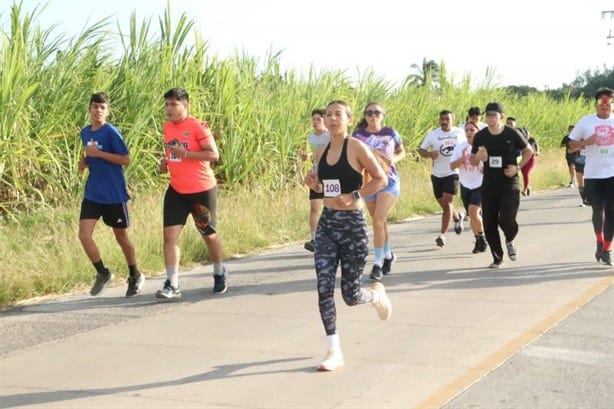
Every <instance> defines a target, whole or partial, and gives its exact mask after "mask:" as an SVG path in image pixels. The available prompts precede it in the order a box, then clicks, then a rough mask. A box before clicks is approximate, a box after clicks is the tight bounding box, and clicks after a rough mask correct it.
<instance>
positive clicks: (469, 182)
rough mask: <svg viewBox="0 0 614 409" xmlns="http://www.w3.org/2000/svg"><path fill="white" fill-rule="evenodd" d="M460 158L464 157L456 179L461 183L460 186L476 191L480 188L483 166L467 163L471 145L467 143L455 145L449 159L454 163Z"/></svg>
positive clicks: (481, 164)
mask: <svg viewBox="0 0 614 409" xmlns="http://www.w3.org/2000/svg"><path fill="white" fill-rule="evenodd" d="M462 156H464V157H465V160H464V161H463V163H462V164H461V165H460V167H459V168H458V178H459V180H460V182H461V185H463V186H465V187H466V188H467V189H477V188H479V187H480V186H482V179H483V178H484V164H483V163H482V162H481V161H480V164H479V165H478V166H473V165H472V164H471V162H470V161H469V158H470V157H471V145H469V142H468V141H463V142H461V143H459V144H458V145H456V148H454V152H453V153H452V157H451V158H450V162H454V161H456V160H458V159H460V158H461V157H462Z"/></svg>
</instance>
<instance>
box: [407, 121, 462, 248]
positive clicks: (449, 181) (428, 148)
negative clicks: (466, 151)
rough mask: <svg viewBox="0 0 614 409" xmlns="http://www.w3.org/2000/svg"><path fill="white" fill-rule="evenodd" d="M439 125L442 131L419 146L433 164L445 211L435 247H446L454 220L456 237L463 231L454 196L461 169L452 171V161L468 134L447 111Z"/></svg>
mask: <svg viewBox="0 0 614 409" xmlns="http://www.w3.org/2000/svg"><path fill="white" fill-rule="evenodd" d="M439 125H440V127H439V128H437V129H434V130H432V131H430V132H429V133H428V134H427V135H426V137H425V138H424V140H423V141H422V143H421V144H420V149H419V150H418V153H419V154H420V156H421V157H423V158H430V159H432V160H433V167H432V169H431V183H432V184H433V193H434V194H435V198H436V199H437V203H439V206H440V207H441V209H442V210H443V214H442V216H441V230H440V234H439V236H437V238H436V239H435V243H436V244H437V246H439V247H443V246H445V244H446V239H445V234H446V232H447V231H448V228H449V227H450V224H451V223H452V220H454V231H455V232H456V234H460V233H461V232H462V231H463V217H464V216H465V215H464V214H462V212H457V211H456V210H455V209H454V196H456V193H458V169H454V170H452V169H450V158H451V157H452V153H453V152H454V148H455V147H456V145H458V144H459V143H460V142H463V141H464V140H465V131H463V130H462V129H460V128H458V127H456V126H454V113H452V111H448V110H444V111H441V112H440V113H439Z"/></svg>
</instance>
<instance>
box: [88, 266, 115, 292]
mask: <svg viewBox="0 0 614 409" xmlns="http://www.w3.org/2000/svg"><path fill="white" fill-rule="evenodd" d="M105 271H106V274H96V281H95V282H94V285H93V286H92V289H91V290H90V295H98V294H100V292H101V291H102V289H103V288H104V286H105V285H107V283H109V282H111V281H113V278H114V277H113V273H111V272H110V271H109V269H108V268H107V269H105Z"/></svg>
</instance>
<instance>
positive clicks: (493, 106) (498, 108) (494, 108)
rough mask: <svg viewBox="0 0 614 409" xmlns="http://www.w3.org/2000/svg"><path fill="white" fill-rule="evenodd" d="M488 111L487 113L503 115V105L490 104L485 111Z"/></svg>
mask: <svg viewBox="0 0 614 409" xmlns="http://www.w3.org/2000/svg"><path fill="white" fill-rule="evenodd" d="M484 111H486V113H488V112H498V113H500V114H502V113H503V112H504V111H503V105H501V104H500V103H498V102H489V103H488V104H486V109H485V110H484Z"/></svg>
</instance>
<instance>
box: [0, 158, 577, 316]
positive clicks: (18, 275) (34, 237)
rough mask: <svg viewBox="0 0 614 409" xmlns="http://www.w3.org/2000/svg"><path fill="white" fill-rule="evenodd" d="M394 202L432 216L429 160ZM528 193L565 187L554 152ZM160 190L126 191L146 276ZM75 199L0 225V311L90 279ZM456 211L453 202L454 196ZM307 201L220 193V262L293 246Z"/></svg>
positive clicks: (105, 248)
mask: <svg viewBox="0 0 614 409" xmlns="http://www.w3.org/2000/svg"><path fill="white" fill-rule="evenodd" d="M399 165H400V166H399V171H400V174H401V180H402V182H401V183H402V185H401V187H402V189H401V197H400V199H399V201H398V202H397V203H396V205H395V207H394V209H393V211H392V213H391V215H390V220H391V222H394V221H400V220H404V219H407V218H409V217H413V216H417V215H426V214H433V213H438V212H439V211H440V209H439V207H438V205H437V203H436V202H435V199H434V198H433V194H432V190H431V184H430V176H429V175H430V162H427V161H424V160H422V161H414V160H412V159H409V158H408V159H406V160H405V161H403V162H401V163H400V164H399ZM532 176H533V177H532V179H533V185H534V190H544V189H553V188H557V187H560V186H562V185H565V184H566V183H567V182H568V174H567V167H566V163H565V160H564V157H563V154H562V152H560V151H558V150H557V151H551V150H546V151H544V153H543V154H542V155H541V156H540V157H539V162H538V165H537V167H536V168H535V170H534V172H533V175H532ZM164 189H165V186H164V185H162V184H161V185H159V186H158V187H156V188H152V189H150V190H147V191H142V192H133V200H132V202H131V205H130V212H131V220H132V226H131V228H130V230H129V232H130V236H131V238H132V240H133V242H134V244H135V247H136V249H137V259H138V263H139V266H140V268H141V269H142V270H143V271H144V272H145V273H146V274H147V275H160V274H162V273H163V271H164V263H163V258H162V217H161V215H162V197H163V192H164ZM79 205H80V202H79V201H74V202H72V203H71V205H70V206H64V207H56V208H51V207H48V208H44V209H42V210H41V211H39V212H35V213H29V214H27V215H23V216H22V217H20V218H19V219H18V220H7V221H5V222H3V223H0V234H1V235H2V237H4V238H5V239H4V240H2V241H0V254H3V259H4V260H6V261H4V262H3V263H2V264H1V265H0V268H1V269H2V270H1V272H0V276H1V278H2V286H0V305H1V306H7V305H11V304H15V303H18V302H19V301H22V300H25V299H28V298H32V297H40V296H45V295H50V294H61V293H67V292H71V291H77V290H84V289H86V288H87V287H89V286H90V285H91V283H92V279H93V277H94V269H93V267H92V265H91V264H90V262H89V260H88V259H87V257H86V255H85V253H84V252H83V250H82V248H81V244H80V243H79V240H78V238H77V229H78V215H79ZM457 206H460V201H459V200H458V198H457ZM308 215H309V201H308V192H307V190H306V189H305V188H304V187H301V186H297V187H295V188H293V189H287V190H285V191H283V192H271V191H269V190H266V189H254V190H247V189H238V190H235V191H222V192H221V193H220V195H219V203H218V225H219V232H220V235H221V237H222V240H223V246H224V257H225V258H231V257H240V256H245V255H249V254H254V253H257V252H258V251H260V250H262V249H264V248H268V247H273V246H279V245H288V244H297V243H301V242H303V241H305V240H307V239H308V237H309V227H308ZM94 238H95V240H96V242H97V244H98V246H99V248H100V251H101V254H102V256H103V260H104V261H105V263H106V264H107V265H108V266H109V267H110V268H111V269H112V270H113V271H114V272H115V273H116V275H117V276H118V278H125V277H126V276H127V273H128V272H127V267H126V265H125V261H124V258H123V255H122V253H121V251H120V249H119V246H118V245H117V243H116V242H115V239H114V236H113V234H112V232H111V230H110V229H109V228H107V227H106V226H104V224H103V223H102V221H100V222H99V223H98V225H97V228H96V231H95V233H94ZM181 249H182V260H181V265H182V266H183V267H185V268H189V267H193V266H194V265H196V264H198V263H201V262H206V260H207V253H206V249H205V246H204V244H203V242H202V239H201V238H200V236H199V235H198V233H197V232H196V229H195V228H194V227H193V226H192V224H191V222H190V221H188V224H187V226H186V228H185V229H184V231H183V233H182V236H181Z"/></svg>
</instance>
